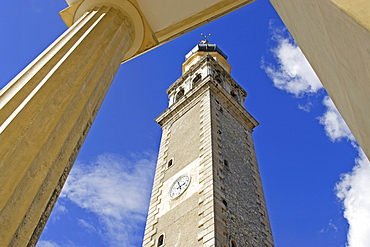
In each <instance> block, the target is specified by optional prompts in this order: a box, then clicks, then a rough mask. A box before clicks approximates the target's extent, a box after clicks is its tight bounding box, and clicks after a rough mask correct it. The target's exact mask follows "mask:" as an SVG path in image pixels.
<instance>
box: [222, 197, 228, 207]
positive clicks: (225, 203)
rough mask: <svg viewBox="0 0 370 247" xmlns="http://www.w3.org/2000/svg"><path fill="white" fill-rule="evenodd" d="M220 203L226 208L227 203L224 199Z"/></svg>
mask: <svg viewBox="0 0 370 247" xmlns="http://www.w3.org/2000/svg"><path fill="white" fill-rule="evenodd" d="M222 203H223V204H224V205H225V207H227V202H226V200H225V199H222Z"/></svg>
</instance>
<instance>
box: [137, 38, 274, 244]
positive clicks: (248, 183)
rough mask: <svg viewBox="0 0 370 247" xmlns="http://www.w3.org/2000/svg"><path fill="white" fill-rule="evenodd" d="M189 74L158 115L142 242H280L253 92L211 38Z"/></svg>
mask: <svg viewBox="0 0 370 247" xmlns="http://www.w3.org/2000/svg"><path fill="white" fill-rule="evenodd" d="M182 72H183V75H182V76H181V77H180V78H179V79H178V80H177V81H176V82H175V83H173V84H172V85H171V86H170V88H169V89H168V90H167V94H168V95H169V107H168V109H167V110H166V111H164V112H163V113H162V114H161V115H160V116H159V117H158V118H157V119H156V121H157V122H158V123H159V125H161V127H162V129H163V133H162V140H161V145H160V150H159V156H158V163H157V168H156V174H155V179H154V185H153V191H152V196H151V201H150V207H149V213H148V219H147V223H146V229H145V236H144V242H143V246H145V247H150V246H155V247H158V246H167V247H176V246H177V247H194V246H220V247H229V246H230V247H236V246H238V247H246V246H256V247H261V246H273V238H272V233H271V228H270V223H269V218H268V214H267V209H266V203H265V199H264V194H263V190H262V184H261V179H260V175H259V170H258V165H257V161H256V156H255V152H254V146H253V140H252V131H253V128H254V127H256V126H257V125H258V122H257V121H256V120H255V119H254V118H253V117H252V116H251V115H250V114H249V113H248V112H247V111H246V110H245V108H244V99H245V97H246V95H247V94H246V92H245V91H244V90H243V89H242V88H241V87H240V85H239V84H237V83H236V82H235V81H234V80H233V79H232V78H231V76H230V65H229V63H228V62H227V56H226V55H225V54H224V53H223V52H222V51H221V50H220V49H219V48H218V47H217V46H216V45H215V44H209V43H208V42H207V41H206V42H203V43H202V44H198V45H197V46H195V47H194V49H193V50H191V51H190V52H189V53H188V54H187V55H186V61H185V62H184V64H183V65H182Z"/></svg>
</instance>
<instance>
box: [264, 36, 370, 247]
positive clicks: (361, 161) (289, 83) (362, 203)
mask: <svg viewBox="0 0 370 247" xmlns="http://www.w3.org/2000/svg"><path fill="white" fill-rule="evenodd" d="M286 32H287V31H286V30H283V29H274V30H273V38H272V40H274V41H275V42H276V43H277V45H276V47H275V48H273V49H272V50H271V51H272V53H273V55H274V57H275V59H276V62H277V68H276V66H273V65H265V62H263V65H262V68H263V69H264V70H265V72H266V73H267V75H268V76H269V77H270V78H271V79H272V81H273V82H274V85H275V87H277V88H279V89H281V90H284V91H286V92H288V93H291V94H294V95H295V96H296V97H302V96H304V95H309V94H313V93H317V92H318V91H319V90H320V89H321V88H322V84H321V83H320V81H319V79H318V77H317V76H316V74H315V72H314V71H313V69H312V68H311V66H310V64H309V63H308V62H307V60H306V59H305V57H304V55H303V54H302V52H301V50H300V49H299V48H298V46H297V45H296V44H295V43H294V42H293V41H292V39H291V38H290V36H289V35H287V34H286ZM287 36H289V37H288V38H286V37H287ZM323 104H324V106H325V108H326V110H325V113H324V114H323V116H321V117H319V118H318V119H319V122H320V124H321V125H323V126H324V129H325V133H326V135H327V136H328V137H329V138H330V140H331V141H333V142H336V141H340V140H342V139H345V140H348V141H349V142H351V144H352V145H353V147H354V148H356V149H357V150H358V151H359V158H357V159H356V165H355V167H354V168H353V170H352V172H350V173H347V174H342V175H341V179H340V181H339V182H338V183H337V184H336V186H335V189H336V195H337V197H338V198H339V199H341V200H342V202H343V208H344V217H345V218H346V219H347V221H348V223H349V231H348V235H347V241H348V243H347V244H348V246H349V247H365V246H366V247H367V246H370V223H369V222H370V163H369V161H368V159H367V158H366V156H365V155H364V153H363V152H362V150H361V149H360V148H359V146H358V144H357V143H356V140H355V138H354V136H353V135H352V133H351V131H350V130H349V128H348V126H347V124H346V123H345V122H344V119H343V118H342V116H341V115H340V113H339V112H338V110H337V109H336V107H335V105H334V103H333V102H332V100H331V99H330V97H329V96H326V97H324V99H323ZM298 107H299V108H300V109H302V110H305V111H310V108H311V105H305V106H302V105H299V106H298ZM331 224H332V222H329V226H328V227H327V228H325V229H322V230H321V232H325V231H328V230H329V229H330V228H333V229H334V230H335V229H336V226H334V225H331Z"/></svg>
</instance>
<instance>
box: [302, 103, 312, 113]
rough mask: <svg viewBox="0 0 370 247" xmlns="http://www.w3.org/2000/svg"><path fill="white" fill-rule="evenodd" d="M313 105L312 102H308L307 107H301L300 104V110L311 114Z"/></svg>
mask: <svg viewBox="0 0 370 247" xmlns="http://www.w3.org/2000/svg"><path fill="white" fill-rule="evenodd" d="M312 106H313V105H312V103H311V102H308V103H307V104H305V105H301V104H298V108H299V109H301V110H303V111H305V112H310V111H311V108H312Z"/></svg>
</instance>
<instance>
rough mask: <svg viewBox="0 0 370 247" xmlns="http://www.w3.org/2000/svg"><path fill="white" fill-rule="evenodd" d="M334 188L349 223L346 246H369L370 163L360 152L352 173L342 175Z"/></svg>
mask: <svg viewBox="0 0 370 247" xmlns="http://www.w3.org/2000/svg"><path fill="white" fill-rule="evenodd" d="M335 188H336V192H337V196H338V198H340V199H341V200H342V201H343V207H344V217H345V218H346V219H347V221H348V223H349V231H348V235H347V241H348V243H347V244H348V245H347V246H349V247H368V246H370V210H369V209H370V162H369V160H368V159H367V157H366V156H365V154H364V153H363V152H362V151H361V150H359V158H357V159H356V166H355V167H354V168H353V170H352V172H350V173H347V174H342V176H341V180H340V182H338V183H337V185H336V187H335Z"/></svg>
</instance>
